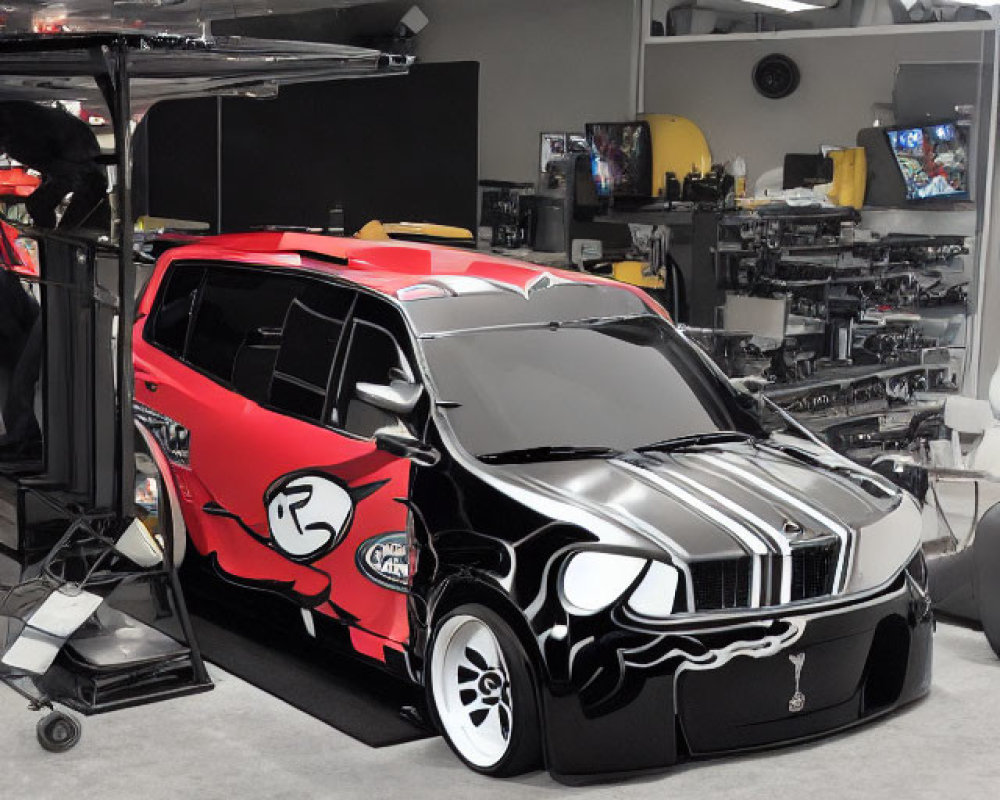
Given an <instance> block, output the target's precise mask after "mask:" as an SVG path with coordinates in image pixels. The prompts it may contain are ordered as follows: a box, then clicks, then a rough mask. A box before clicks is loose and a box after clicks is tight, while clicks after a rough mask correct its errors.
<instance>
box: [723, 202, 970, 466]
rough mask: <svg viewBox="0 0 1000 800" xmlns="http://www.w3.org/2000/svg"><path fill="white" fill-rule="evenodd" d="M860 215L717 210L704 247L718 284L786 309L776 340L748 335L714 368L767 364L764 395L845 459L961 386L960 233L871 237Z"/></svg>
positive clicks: (963, 248) (890, 437) (964, 245)
mask: <svg viewBox="0 0 1000 800" xmlns="http://www.w3.org/2000/svg"><path fill="white" fill-rule="evenodd" d="M861 220H862V215H861V214H859V213H858V212H857V211H855V210H854V209H851V208H818V207H817V208H789V207H766V208H764V209H760V210H758V211H727V212H721V213H720V214H719V215H718V244H717V246H716V247H715V249H714V253H713V257H714V268H715V279H716V282H717V285H718V286H719V287H720V289H723V290H724V291H725V292H726V293H727V294H737V295H752V296H756V297H769V298H785V300H786V307H787V318H786V319H787V321H786V325H785V338H784V340H783V341H781V342H776V341H770V342H761V340H760V339H759V338H757V337H754V336H753V333H754V332H753V331H748V332H747V333H746V336H745V338H744V340H743V343H742V346H743V348H744V351H745V352H744V355H745V357H744V358H742V359H733V358H731V357H730V358H728V359H727V363H726V364H723V368H724V369H727V371H730V372H732V373H734V374H747V373H748V372H750V371H751V370H748V369H745V368H743V367H742V365H751V366H753V365H758V366H759V365H762V364H766V365H767V366H766V367H765V369H764V374H765V375H766V376H767V377H768V378H769V379H770V380H771V383H770V385H769V386H768V387H767V388H766V389H765V393H766V394H767V395H768V396H769V397H770V398H771V399H773V400H774V401H775V402H776V403H778V404H779V405H781V406H782V407H784V408H785V409H786V410H788V411H789V412H790V413H792V414H794V415H795V416H796V417H797V418H799V419H800V420H801V421H803V422H805V423H806V424H807V425H809V426H810V427H811V428H812V429H814V430H816V431H817V432H820V433H824V434H825V435H827V438H828V439H830V440H831V441H832V442H836V444H838V446H840V447H841V448H843V449H846V450H848V451H849V452H851V453H852V454H854V455H857V454H858V452H860V451H862V450H864V451H866V452H874V451H875V450H877V449H879V448H880V447H881V446H882V443H883V441H884V442H885V443H887V444H891V443H892V442H893V441H895V440H896V438H898V436H900V435H902V433H904V432H905V430H906V429H907V427H908V425H909V422H910V419H911V418H912V416H913V413H914V412H915V411H916V410H918V409H921V408H925V407H928V406H931V407H933V406H934V405H935V404H940V403H941V402H942V400H943V394H944V393H947V392H951V391H955V390H957V388H958V386H959V385H960V383H961V373H962V362H963V354H964V344H965V315H966V303H967V297H966V289H965V286H966V284H967V283H968V280H967V278H966V277H964V272H963V271H962V270H960V269H958V268H957V267H958V266H960V265H961V262H960V261H958V259H960V258H961V257H962V256H964V255H966V254H968V252H969V248H968V242H967V241H966V239H965V238H964V237H962V236H956V235H942V236H937V235H932V234H926V235H919V236H913V235H895V234H894V235H888V236H881V237H879V236H877V235H874V234H871V233H869V232H868V231H866V230H865V229H864V228H863V227H862V226H861ZM720 323H723V324H719V325H717V327H720V328H721V327H726V326H725V325H724V320H720ZM732 335H733V331H731V330H730V331H729V333H728V334H727V336H729V337H730V338H731V337H732ZM731 349H732V347H731V346H730V348H729V350H731ZM735 362H739V364H740V365H741V368H740V369H737V370H734V369H733V364H734V363H735ZM741 370H742V371H741ZM855 451H858V452H855Z"/></svg>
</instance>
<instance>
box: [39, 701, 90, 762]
mask: <svg viewBox="0 0 1000 800" xmlns="http://www.w3.org/2000/svg"><path fill="white" fill-rule="evenodd" d="M82 734H83V729H82V728H81V727H80V723H79V722H77V721H76V719H74V718H73V717H71V716H70V715H69V714H64V713H63V712H62V711H53V712H52V713H51V714H46V715H45V716H44V717H42V718H41V719H40V720H38V725H36V726H35V735H36V736H37V737H38V743H39V744H40V745H41V746H42V747H43V748H44V749H45V750H48V751H49V752H50V753H65V752H66V751H67V750H70V749H72V748H73V747H75V746H76V743H77V742H79V741H80V736H81V735H82Z"/></svg>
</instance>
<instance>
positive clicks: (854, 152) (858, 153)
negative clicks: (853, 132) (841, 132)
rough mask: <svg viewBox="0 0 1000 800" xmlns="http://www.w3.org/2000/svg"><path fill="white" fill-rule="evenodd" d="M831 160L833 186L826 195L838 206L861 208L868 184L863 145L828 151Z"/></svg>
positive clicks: (866, 163)
mask: <svg viewBox="0 0 1000 800" xmlns="http://www.w3.org/2000/svg"><path fill="white" fill-rule="evenodd" d="M830 159H831V160H832V161H833V186H832V188H831V189H830V193H829V195H828V197H829V198H830V201H831V202H833V203H835V204H836V205H838V206H850V207H851V208H861V207H862V206H863V205H864V204H865V188H866V186H867V184H868V159H867V158H866V157H865V149H864V148H863V147H849V148H847V149H845V150H833V151H831V152H830Z"/></svg>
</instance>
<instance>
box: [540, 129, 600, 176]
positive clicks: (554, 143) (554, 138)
mask: <svg viewBox="0 0 1000 800" xmlns="http://www.w3.org/2000/svg"><path fill="white" fill-rule="evenodd" d="M587 149H588V147H587V137H586V136H585V135H584V134H582V133H565V132H564V133H543V134H541V142H540V145H539V159H538V168H539V171H540V172H545V170H546V169H547V168H548V166H549V162H550V161H552V160H553V159H555V158H562V157H563V156H565V155H571V154H572V153H586V152H587Z"/></svg>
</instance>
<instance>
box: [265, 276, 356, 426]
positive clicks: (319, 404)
mask: <svg viewBox="0 0 1000 800" xmlns="http://www.w3.org/2000/svg"><path fill="white" fill-rule="evenodd" d="M324 288H325V287H324ZM333 291H337V290H333ZM315 299H317V298H311V299H310V301H308V302H303V301H302V300H294V301H292V304H291V306H289V308H288V314H287V315H286V316H285V324H284V326H283V328H282V331H281V348H280V350H279V351H278V356H277V361H276V363H275V365H274V379H273V380H272V382H271V395H270V404H271V405H272V406H273V407H275V408H276V409H278V410H280V411H286V412H288V413H290V414H294V415H295V416H298V417H304V418H306V419H310V420H315V421H317V422H319V421H321V420H322V419H323V408H324V404H325V402H326V396H327V387H328V386H329V385H330V375H331V373H332V371H333V366H334V362H335V360H336V357H337V348H338V346H339V344H340V339H341V335H342V333H343V331H344V318H345V317H346V315H347V308H344V309H343V313H342V314H341V315H338V316H335V317H332V316H328V315H326V314H323V313H321V312H320V311H318V310H317V309H316V308H315V303H314V301H315Z"/></svg>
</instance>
